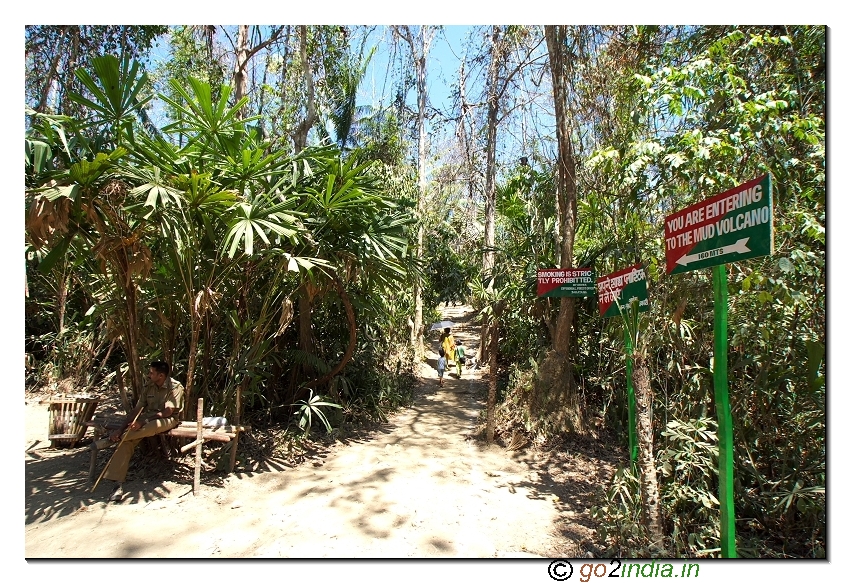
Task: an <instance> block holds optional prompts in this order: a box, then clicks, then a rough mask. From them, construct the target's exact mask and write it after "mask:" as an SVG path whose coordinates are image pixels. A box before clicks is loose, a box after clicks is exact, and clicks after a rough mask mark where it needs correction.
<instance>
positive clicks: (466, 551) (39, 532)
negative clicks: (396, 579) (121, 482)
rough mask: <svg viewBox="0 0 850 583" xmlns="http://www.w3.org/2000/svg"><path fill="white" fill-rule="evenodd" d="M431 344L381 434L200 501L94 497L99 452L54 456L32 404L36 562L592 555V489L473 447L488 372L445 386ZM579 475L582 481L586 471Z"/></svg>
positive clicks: (185, 490) (162, 491)
mask: <svg viewBox="0 0 850 583" xmlns="http://www.w3.org/2000/svg"><path fill="white" fill-rule="evenodd" d="M469 315H470V311H469V308H468V307H459V308H447V309H446V310H445V311H444V317H445V318H446V319H451V320H454V321H458V322H463V321H466V320H467V319H468V317H469ZM454 332H455V337H456V338H461V339H463V341H464V344H465V345H466V346H467V347H468V351H469V352H474V353H476V354H477V352H478V339H477V328H476V327H474V326H473V325H472V324H462V325H461V326H459V327H458V328H456V329H455V330H454ZM428 338H429V343H428V344H429V348H430V350H431V352H430V353H429V354H428V362H427V364H423V366H422V371H421V376H422V383H423V384H422V387H420V391H419V396H418V397H417V399H416V401H415V404H414V405H413V406H412V407H411V408H409V409H405V410H403V411H401V412H400V413H399V414H397V415H395V416H393V417H391V419H390V421H389V423H388V424H386V425H385V426H383V427H382V429H381V431H380V432H378V433H377V434H376V435H375V436H374V438H372V439H369V440H362V441H359V442H357V441H351V442H349V443H348V444H347V445H343V444H337V445H336V446H334V447H333V448H332V450H331V451H330V452H329V453H328V454H327V455H326V457H324V458H319V459H316V460H314V461H312V462H308V463H304V464H301V465H299V466H297V467H281V468H280V471H265V472H263V473H240V474H235V475H232V476H229V477H226V478H223V479H222V480H221V481H220V483H219V484H218V485H215V484H213V485H210V484H204V485H202V487H201V490H202V493H201V495H200V496H198V497H194V496H192V494H191V479H188V480H184V481H178V482H176V483H174V482H161V481H158V482H155V483H146V481H144V480H136V481H134V482H129V481H128V482H127V484H125V491H128V492H130V494H128V495H127V496H126V497H125V499H124V501H123V502H121V503H118V504H107V503H105V502H104V500H105V497H106V495H107V494H108V490H109V488H108V487H105V486H101V487H99V488H98V491H97V492H96V493H95V494H93V495H92V494H89V493H88V491H87V490H86V488H85V481H86V477H87V467H88V461H87V460H88V452H87V450H77V452H76V453H70V452H68V453H65V452H62V451H61V450H59V451H56V450H50V449H48V448H47V446H48V445H49V442H45V437H46V436H45V434H44V431H45V428H46V426H47V410H46V407H44V406H43V405H41V406H39V405H37V404H34V403H29V404H27V407H26V411H27V415H26V435H27V442H26V446H25V447H26V448H27V451H26V452H25V460H26V499H25V516H26V518H25V525H26V526H25V556H26V557H27V558H37V557H52V558H95V557H112V558H131V557H184V558H194V557H198V558H206V557H302V558H304V557H316V558H319V557H337V558H340V557H341V558H361V557H376V558H377V557H395V558H404V557H421V558H424V557H516V556H549V557H551V556H575V555H576V554H577V553H578V552H582V553H583V549H582V548H581V544H582V542H583V541H587V540H589V538H590V534H591V531H590V530H589V528H588V526H589V525H588V523H587V520H586V517H585V516H584V515H585V514H586V507H587V506H588V505H589V504H590V502H591V500H590V499H589V497H590V495H591V488H590V487H589V485H588V484H587V483H586V479H584V478H582V479H577V481H576V483H575V484H573V485H569V484H567V485H565V484H563V483H562V482H559V481H558V480H555V479H553V475H555V476H557V463H555V464H554V465H553V464H550V463H545V464H544V463H543V461H542V460H541V459H540V457H539V456H538V459H537V460H535V455H536V454H534V453H532V452H523V453H510V452H507V451H505V450H504V449H502V448H500V447H498V446H492V447H490V448H487V447H485V446H483V445H481V444H480V443H479V442H477V441H475V440H472V439H469V436H470V434H471V432H472V430H473V428H474V427H475V424H476V421H477V419H478V417H479V415H480V410H481V406H482V403H483V401H484V396H485V386H484V383H483V382H482V380H481V378H480V376H481V375H480V371H477V370H468V371H465V374H464V375H463V378H462V379H457V378H455V376H453V375H452V376H449V377H448V378H447V379H446V385H445V387H443V388H440V387H438V386H437V379H436V371H435V364H436V354H435V353H434V351H435V350H436V348H437V339H436V333H432V334H430V335H429V337H428ZM35 442H38V443H35ZM549 461H552V460H549ZM555 462H557V460H555ZM561 462H562V465H563V464H564V463H566V462H565V461H564V460H561ZM101 463H102V462H101ZM564 467H566V466H564ZM553 468H554V469H555V470H556V471H555V474H550V473H549V472H550V471H552V469H553ZM565 471H566V470H565ZM572 471H574V473H575V475H576V476H578V477H581V473H582V470H581V469H580V468H578V469H577V468H573V470H572ZM580 515H581V516H580Z"/></svg>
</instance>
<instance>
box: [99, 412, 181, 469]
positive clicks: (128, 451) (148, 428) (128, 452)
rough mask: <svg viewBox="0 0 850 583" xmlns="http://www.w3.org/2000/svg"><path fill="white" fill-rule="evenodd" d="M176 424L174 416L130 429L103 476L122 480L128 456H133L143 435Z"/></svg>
mask: <svg viewBox="0 0 850 583" xmlns="http://www.w3.org/2000/svg"><path fill="white" fill-rule="evenodd" d="M178 425H180V421H179V420H178V419H177V418H176V417H169V418H167V419H151V420H150V421H148V422H147V423H145V424H144V425H143V426H142V427H140V428H139V429H137V430H136V431H131V432H130V434H129V435H128V436H127V439H125V440H124V443H122V444H121V445H120V446H118V449H117V450H115V454H114V455H113V457H112V461H111V462H110V463H109V468H108V469H107V470H106V473H105V474H104V475H103V477H104V478H106V479H107V480H114V481H116V482H123V481H124V479H125V478H126V477H127V467H128V466H129V465H130V458H131V457H133V451H134V450H135V449H136V446H137V445H138V444H139V441H141V440H142V439H144V438H145V437H150V436H152V435H156V434H157V433H162V432H164V431H168V430H169V429H173V428H174V427H177V426H178Z"/></svg>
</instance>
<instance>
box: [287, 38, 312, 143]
mask: <svg viewBox="0 0 850 583" xmlns="http://www.w3.org/2000/svg"><path fill="white" fill-rule="evenodd" d="M298 36H299V39H300V52H301V67H302V68H303V69H304V84H305V85H306V92H307V113H306V115H305V117H304V119H303V120H302V121H301V123H300V124H298V127H297V128H296V130H295V134H294V135H293V137H292V140H293V142H294V143H295V153H296V154H297V153H298V152H300V151H301V150H303V149H304V148H305V147H306V146H307V134H308V133H309V132H310V128H311V127H313V124H314V123H316V119H317V118H318V115H317V113H316V103H315V91H314V89H313V71H312V70H311V69H310V60H309V59H308V58H307V27H306V26H304V25H303V24H302V25H300V26H299V27H298Z"/></svg>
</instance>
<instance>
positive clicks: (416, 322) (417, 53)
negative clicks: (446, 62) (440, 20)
mask: <svg viewBox="0 0 850 583" xmlns="http://www.w3.org/2000/svg"><path fill="white" fill-rule="evenodd" d="M393 30H394V31H395V33H396V34H398V35H399V36H401V37H402V38H403V39H404V40H405V41H407V44H408V45H409V46H410V54H411V56H412V58H413V64H414V67H415V69H416V90H417V96H418V99H417V104H418V107H419V111H418V115H417V120H416V131H417V133H418V137H419V161H418V162H419V163H418V182H419V201H418V203H417V206H416V210H417V214H418V218H419V221H420V223H419V226H418V227H417V230H416V249H415V252H414V253H415V257H416V261H417V262H419V261H421V260H422V246H423V244H424V239H425V227H424V225H423V224H422V222H421V221H422V217H424V216H425V210H426V207H425V189H426V187H427V184H428V183H427V181H426V179H425V171H426V167H425V160H426V153H425V150H426V145H427V142H426V140H427V135H426V134H425V107H426V105H427V101H428V85H427V82H426V73H427V68H426V65H427V60H428V50H429V48H430V46H431V40H432V39H433V36H434V28H433V27H430V26H426V25H422V26H420V27H419V38H418V39H417V40H416V41H414V39H413V35H412V33H411V32H410V27H408V26H397V27H394V28H393ZM413 304H414V308H413V328H412V329H411V331H410V344H411V346H412V347H413V350H414V352H415V353H416V355H417V357H419V358H421V357H422V355H423V354H424V353H425V344H424V341H423V326H422V282H421V280H420V279H419V276H418V275H414V280H413Z"/></svg>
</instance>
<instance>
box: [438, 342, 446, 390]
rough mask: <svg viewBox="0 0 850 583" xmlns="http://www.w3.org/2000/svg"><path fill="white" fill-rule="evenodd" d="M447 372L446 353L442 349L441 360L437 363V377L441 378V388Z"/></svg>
mask: <svg viewBox="0 0 850 583" xmlns="http://www.w3.org/2000/svg"><path fill="white" fill-rule="evenodd" d="M444 372H446V351H445V350H443V349H442V348H441V349H440V360H438V361H437V376H438V377H440V386H441V387H442V386H443V373H444Z"/></svg>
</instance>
